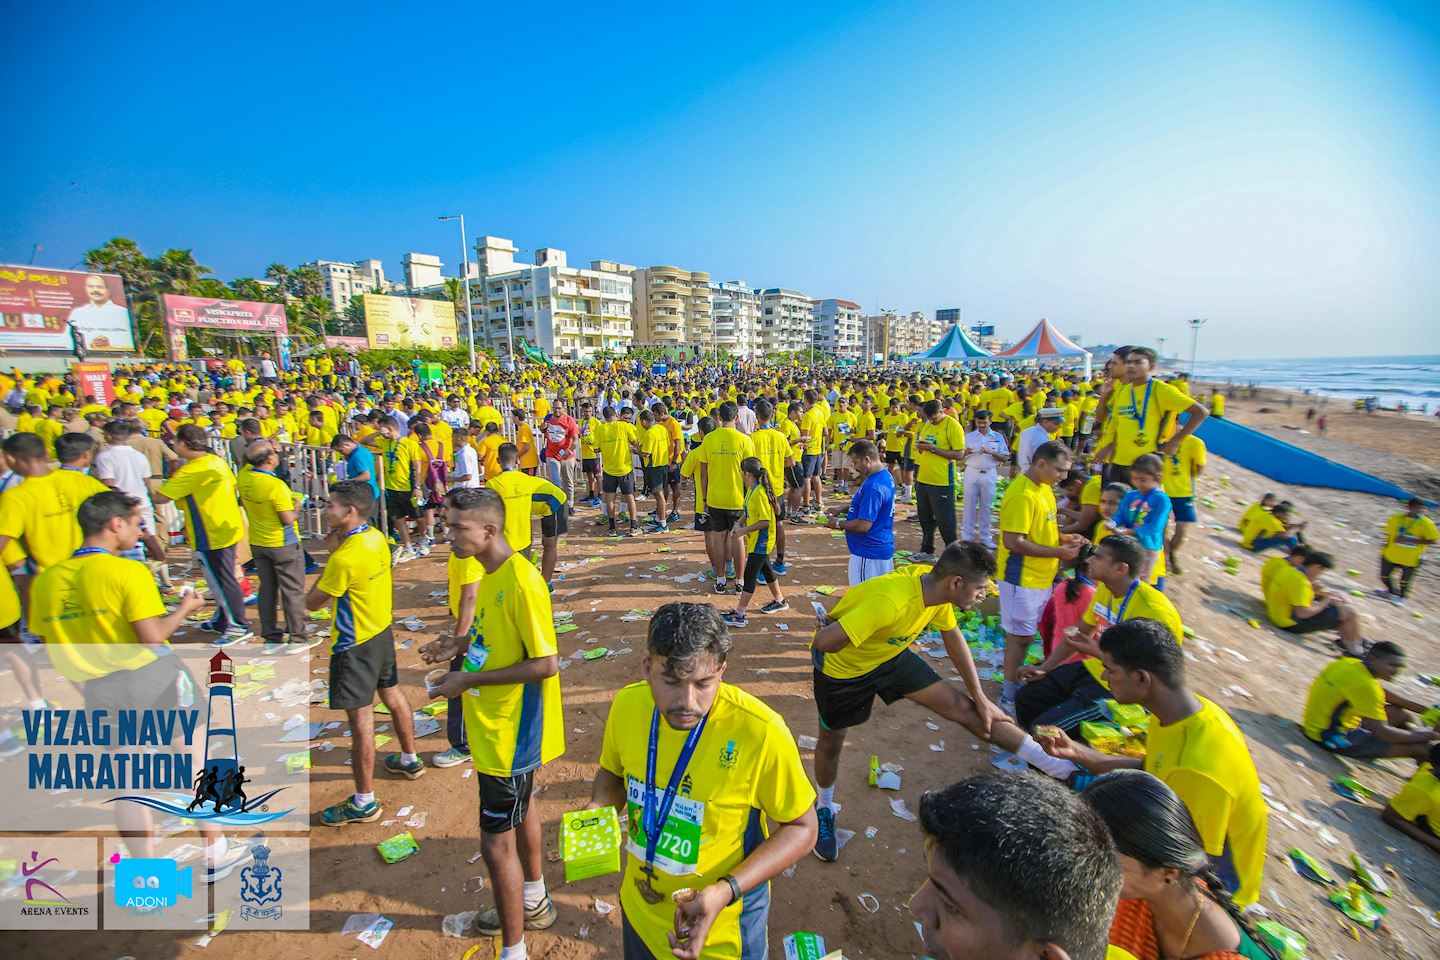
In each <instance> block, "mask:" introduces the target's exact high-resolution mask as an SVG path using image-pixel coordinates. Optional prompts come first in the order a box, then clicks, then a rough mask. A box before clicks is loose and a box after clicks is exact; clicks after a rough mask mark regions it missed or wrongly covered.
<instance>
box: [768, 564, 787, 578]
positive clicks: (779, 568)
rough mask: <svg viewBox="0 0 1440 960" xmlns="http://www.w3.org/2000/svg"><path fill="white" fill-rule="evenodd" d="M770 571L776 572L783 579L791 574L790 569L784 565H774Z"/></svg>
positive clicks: (771, 565)
mask: <svg viewBox="0 0 1440 960" xmlns="http://www.w3.org/2000/svg"><path fill="white" fill-rule="evenodd" d="M770 569H771V570H774V571H775V575H776V576H779V577H783V576H785V574H787V573H789V572H790V568H789V567H788V566H786V565H785V564H783V563H772V564H770Z"/></svg>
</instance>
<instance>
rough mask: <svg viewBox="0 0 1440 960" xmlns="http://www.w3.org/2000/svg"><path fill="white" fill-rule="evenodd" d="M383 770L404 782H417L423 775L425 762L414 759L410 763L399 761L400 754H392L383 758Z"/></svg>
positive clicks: (417, 758)
mask: <svg viewBox="0 0 1440 960" xmlns="http://www.w3.org/2000/svg"><path fill="white" fill-rule="evenodd" d="M385 769H386V770H389V771H390V772H391V773H393V774H396V775H398V776H401V777H404V778H405V779H406V780H419V779H420V778H421V777H423V776H424V775H425V761H424V760H421V759H420V758H419V757H416V758H415V759H414V760H413V761H411V762H410V763H406V762H405V761H404V760H401V759H400V754H398V753H392V754H390V755H389V756H387V757H386V758H385Z"/></svg>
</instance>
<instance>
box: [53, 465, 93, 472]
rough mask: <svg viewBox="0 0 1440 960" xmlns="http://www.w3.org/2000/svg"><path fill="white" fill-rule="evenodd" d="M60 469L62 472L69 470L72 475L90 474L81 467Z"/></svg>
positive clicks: (63, 467)
mask: <svg viewBox="0 0 1440 960" xmlns="http://www.w3.org/2000/svg"><path fill="white" fill-rule="evenodd" d="M60 469H61V470H69V471H70V472H71V473H88V472H89V471H86V470H82V469H80V468H79V467H65V466H62V467H61V468H60Z"/></svg>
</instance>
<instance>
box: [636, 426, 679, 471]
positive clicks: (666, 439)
mask: <svg viewBox="0 0 1440 960" xmlns="http://www.w3.org/2000/svg"><path fill="white" fill-rule="evenodd" d="M674 443H675V441H674V440H673V439H672V438H671V436H670V431H669V430H666V429H665V427H664V426H663V425H661V424H658V423H654V424H651V425H650V426H649V427H647V428H646V429H645V433H644V435H643V436H642V437H641V438H640V452H641V453H642V454H644V455H645V456H646V457H648V459H647V460H646V463H647V464H648V465H649V466H652V467H668V466H670V451H671V450H672V449H673V448H674Z"/></svg>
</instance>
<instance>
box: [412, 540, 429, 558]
mask: <svg viewBox="0 0 1440 960" xmlns="http://www.w3.org/2000/svg"><path fill="white" fill-rule="evenodd" d="M415 555H416V556H419V557H428V556H430V541H429V540H421V541H420V542H419V543H418V544H417V545H416V546H415Z"/></svg>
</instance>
